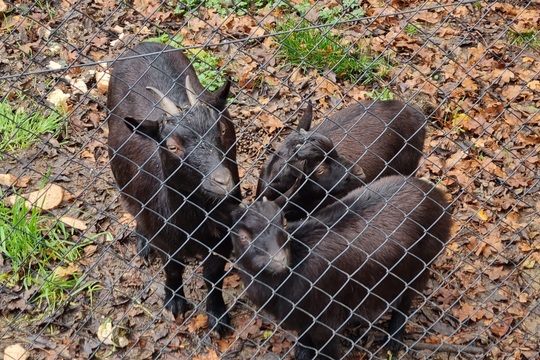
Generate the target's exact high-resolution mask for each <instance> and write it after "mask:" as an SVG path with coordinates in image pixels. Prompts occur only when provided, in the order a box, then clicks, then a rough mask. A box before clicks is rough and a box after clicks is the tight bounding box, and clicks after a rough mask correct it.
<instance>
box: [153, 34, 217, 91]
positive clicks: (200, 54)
mask: <svg viewBox="0 0 540 360" xmlns="http://www.w3.org/2000/svg"><path fill="white" fill-rule="evenodd" d="M147 41H153V42H160V43H163V44H167V45H170V46H172V47H174V48H177V49H179V48H182V47H183V45H182V36H181V35H176V36H174V37H172V38H171V37H170V36H169V35H168V34H166V33H164V34H161V35H159V36H157V37H153V38H149V39H147ZM185 54H186V56H187V57H188V58H189V59H190V60H191V61H192V64H193V67H194V68H195V71H196V72H197V76H198V78H199V81H200V82H201V84H202V85H203V86H204V87H205V88H207V89H208V90H210V91H215V90H216V89H217V88H219V87H220V86H222V85H223V84H225V81H226V79H225V76H224V72H225V71H224V69H220V66H219V63H220V62H221V60H222V59H221V58H220V57H218V56H216V55H214V54H213V53H212V52H211V51H206V50H203V49H188V50H187V51H186V52H185Z"/></svg>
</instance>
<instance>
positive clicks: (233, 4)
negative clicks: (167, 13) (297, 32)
mask: <svg viewBox="0 0 540 360" xmlns="http://www.w3.org/2000/svg"><path fill="white" fill-rule="evenodd" d="M279 2H280V1H274V2H272V1H266V0H231V1H226V2H224V1H223V0H180V1H169V2H167V5H168V6H170V7H171V8H173V14H175V15H180V16H182V15H185V14H187V13H196V12H197V11H198V9H199V8H200V7H205V8H207V9H212V10H215V11H216V12H217V13H218V14H220V15H221V16H222V17H225V16H227V15H230V14H232V13H235V14H237V15H245V14H247V13H248V12H250V11H251V10H257V9H261V8H264V7H265V6H269V5H271V4H272V3H279Z"/></svg>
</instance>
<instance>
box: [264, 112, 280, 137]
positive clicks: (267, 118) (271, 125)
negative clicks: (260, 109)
mask: <svg viewBox="0 0 540 360" xmlns="http://www.w3.org/2000/svg"><path fill="white" fill-rule="evenodd" d="M259 119H261V122H262V124H263V126H264V127H265V128H267V129H268V132H270V133H271V132H273V131H275V130H277V129H281V128H282V127H283V122H282V121H281V120H279V119H278V118H277V117H276V116H274V115H271V114H267V113H262V114H261V115H259Z"/></svg>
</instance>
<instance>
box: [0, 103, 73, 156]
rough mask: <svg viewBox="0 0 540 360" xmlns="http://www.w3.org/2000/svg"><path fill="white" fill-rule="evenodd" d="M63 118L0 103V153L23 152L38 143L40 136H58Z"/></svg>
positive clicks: (55, 114) (50, 111) (55, 113)
mask: <svg viewBox="0 0 540 360" xmlns="http://www.w3.org/2000/svg"><path fill="white" fill-rule="evenodd" d="M63 119H64V117H63V116H62V115H61V114H60V113H58V112H56V111H52V110H46V112H44V113H42V112H40V111H36V110H33V111H32V110H30V109H25V108H17V109H14V108H13V107H12V106H11V105H10V104H9V101H8V100H7V98H6V99H4V101H2V102H0V153H3V152H8V151H14V150H23V149H26V148H28V147H29V146H31V145H32V144H34V143H36V142H38V141H40V136H41V135H44V134H47V133H52V134H53V135H54V136H56V135H58V134H59V133H60V131H61V129H62V125H63V123H64V121H63Z"/></svg>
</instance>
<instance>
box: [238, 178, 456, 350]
mask: <svg viewBox="0 0 540 360" xmlns="http://www.w3.org/2000/svg"><path fill="white" fill-rule="evenodd" d="M291 189H294V187H293V188H291ZM290 193H291V190H289V192H288V193H287V196H288V195H290ZM284 198H285V197H284V196H282V197H280V198H278V199H277V200H276V201H256V202H254V203H252V204H251V205H249V206H248V208H247V209H246V208H240V209H237V210H236V211H235V212H234V213H233V218H234V220H235V221H233V222H234V223H235V225H234V227H233V229H232V232H231V234H232V235H231V236H232V242H233V248H234V253H235V256H236V258H237V263H236V264H237V267H238V268H239V274H240V276H241V278H242V280H243V283H244V285H245V287H246V294H247V296H248V297H249V298H250V299H251V300H252V301H253V302H254V303H255V305H257V306H258V307H260V308H261V310H263V311H266V312H268V313H270V314H271V315H273V316H274V317H275V319H276V320H277V323H278V324H280V325H281V326H282V327H283V328H285V329H289V330H295V331H297V332H298V334H299V340H298V346H297V348H296V359H313V358H315V357H316V352H317V353H318V356H320V357H324V358H330V359H336V358H338V357H339V355H340V350H339V347H338V343H339V342H338V337H340V336H341V335H339V334H338V332H339V331H340V330H342V329H343V327H344V326H345V325H346V324H347V323H348V322H358V321H361V322H367V323H373V322H375V321H377V320H379V319H380V317H381V316H382V315H383V314H384V313H385V312H387V311H388V310H392V317H391V320H390V323H389V326H388V330H387V331H388V334H389V337H390V338H389V341H388V347H389V348H390V349H391V350H397V349H399V347H400V345H401V344H402V337H403V332H404V327H405V323H406V320H407V317H408V314H409V310H410V307H411V303H412V301H413V299H414V298H415V297H416V296H417V294H419V293H421V292H422V291H423V290H424V288H425V284H426V281H427V278H428V267H429V265H430V264H431V263H432V262H433V261H434V259H435V258H436V257H437V256H438V255H439V254H440V253H441V251H442V249H443V247H444V245H445V243H446V242H447V241H448V239H449V237H450V229H451V217H450V216H449V214H448V213H447V212H446V211H445V209H446V208H447V206H448V204H447V201H446V200H445V195H444V193H443V192H442V191H441V190H439V189H437V188H436V187H434V186H433V185H432V184H430V183H428V182H426V181H423V180H420V179H417V178H411V179H405V178H403V177H401V176H389V177H384V178H381V179H379V180H376V181H374V182H372V183H371V184H370V185H367V186H365V187H362V188H358V189H356V190H354V191H352V192H350V193H349V194H347V195H346V196H345V197H343V198H342V199H340V201H338V202H335V203H333V204H331V205H329V206H328V207H325V208H324V209H322V210H320V211H319V212H317V213H316V214H315V215H314V216H313V217H310V218H308V219H307V220H303V221H293V222H290V221H289V222H288V223H287V222H286V220H285V216H284V213H283V211H282V209H281V208H282V206H283V204H284V203H285V201H284V200H283V199H284ZM351 342H352V341H351V340H349V343H351Z"/></svg>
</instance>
